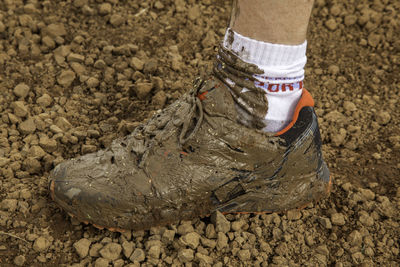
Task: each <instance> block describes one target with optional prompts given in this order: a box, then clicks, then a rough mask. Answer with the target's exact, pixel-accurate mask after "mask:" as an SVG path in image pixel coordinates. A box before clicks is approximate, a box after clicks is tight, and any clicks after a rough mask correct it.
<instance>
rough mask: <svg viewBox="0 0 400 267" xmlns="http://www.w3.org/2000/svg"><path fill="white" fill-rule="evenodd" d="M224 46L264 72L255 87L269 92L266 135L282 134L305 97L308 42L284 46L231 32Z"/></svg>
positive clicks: (257, 77) (228, 33)
mask: <svg viewBox="0 0 400 267" xmlns="http://www.w3.org/2000/svg"><path fill="white" fill-rule="evenodd" d="M223 45H224V47H225V48H226V49H229V50H230V51H232V52H234V53H235V54H236V55H237V56H238V57H239V58H240V59H241V60H243V61H245V62H247V63H251V64H254V65H256V66H258V67H259V68H260V69H261V70H263V71H264V74H262V75H254V77H255V78H256V82H255V85H256V86H257V87H259V88H262V89H264V90H265V91H266V96H267V100H268V112H267V115H266V117H265V122H266V125H267V126H266V127H265V128H264V129H263V130H264V131H266V132H278V131H280V130H282V129H283V128H285V127H286V126H287V125H288V124H289V123H290V122H291V120H292V116H293V113H294V110H295V108H296V105H297V103H298V101H299V99H300V98H301V94H302V89H303V79H304V66H305V64H306V62H307V57H306V49H307V41H305V42H304V43H302V44H300V45H282V44H272V43H266V42H262V41H257V40H254V39H251V38H248V37H245V36H243V35H241V34H239V33H236V32H234V31H233V30H232V29H227V31H226V34H225V38H224V42H223Z"/></svg>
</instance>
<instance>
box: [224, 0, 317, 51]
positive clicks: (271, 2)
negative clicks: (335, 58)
mask: <svg viewBox="0 0 400 267" xmlns="http://www.w3.org/2000/svg"><path fill="white" fill-rule="evenodd" d="M313 4H314V0H234V3H233V9H232V14H231V20H230V25H229V27H230V28H232V29H233V30H234V31H235V32H237V33H240V34H242V35H244V36H246V37H249V38H252V39H255V40H258V41H264V42H268V43H275V44H287V45H299V44H302V43H304V41H305V40H306V34H307V27H308V22H309V20H310V15H311V10H312V7H313Z"/></svg>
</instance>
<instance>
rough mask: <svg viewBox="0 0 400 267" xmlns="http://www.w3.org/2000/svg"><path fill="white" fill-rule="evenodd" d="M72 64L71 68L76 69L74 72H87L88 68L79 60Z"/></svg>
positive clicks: (81, 73) (80, 74)
mask: <svg viewBox="0 0 400 267" xmlns="http://www.w3.org/2000/svg"><path fill="white" fill-rule="evenodd" d="M70 65H71V68H72V69H73V70H74V72H75V73H76V74H77V75H78V76H82V75H84V74H85V73H86V69H85V67H84V66H83V65H82V64H80V63H78V62H72V63H71V64H70Z"/></svg>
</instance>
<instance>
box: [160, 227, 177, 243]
mask: <svg viewBox="0 0 400 267" xmlns="http://www.w3.org/2000/svg"><path fill="white" fill-rule="evenodd" d="M174 237H175V230H165V231H164V233H163V235H162V238H161V241H162V242H163V243H166V244H169V243H171V242H172V241H174Z"/></svg>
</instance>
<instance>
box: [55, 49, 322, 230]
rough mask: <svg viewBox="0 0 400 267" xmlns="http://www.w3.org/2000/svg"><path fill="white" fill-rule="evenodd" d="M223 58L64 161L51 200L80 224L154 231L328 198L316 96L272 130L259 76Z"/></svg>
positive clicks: (305, 100)
mask: <svg viewBox="0 0 400 267" xmlns="http://www.w3.org/2000/svg"><path fill="white" fill-rule="evenodd" d="M221 53H223V52H221ZM219 60H220V62H219V63H218V64H217V66H216V68H215V69H214V74H213V75H212V76H211V78H209V79H208V80H197V81H196V82H195V84H194V88H193V89H192V90H191V91H190V92H188V93H187V94H185V95H184V96H183V97H182V98H181V99H180V100H178V101H176V102H175V103H173V104H171V105H170V106H169V107H168V108H166V109H164V110H163V111H162V112H160V113H158V114H156V115H155V116H154V117H153V118H152V119H150V120H149V121H148V122H147V123H146V124H143V125H141V126H139V127H138V128H136V129H135V130H134V132H133V133H132V134H130V135H129V136H126V137H124V138H121V139H117V140H115V141H114V142H113V143H112V145H111V147H110V148H108V149H106V150H102V151H99V152H97V153H92V154H88V155H84V156H82V157H79V158H77V159H72V160H69V161H66V162H64V163H62V164H60V165H58V166H57V167H56V168H55V169H54V170H53V172H52V173H51V177H50V179H51V181H50V189H51V195H52V197H53V199H54V200H55V201H56V202H57V203H58V204H59V205H60V206H61V207H62V208H63V209H64V210H66V211H67V212H68V213H70V214H72V215H74V216H76V217H77V218H78V219H79V220H81V221H87V222H90V223H93V224H95V225H98V226H103V227H107V228H118V229H146V228H147V229H148V228H150V227H152V226H156V225H162V224H167V223H173V222H177V221H178V220H181V219H191V218H194V217H197V216H204V215H207V214H210V213H212V212H213V211H215V210H219V211H221V212H226V213H236V212H275V211H284V210H288V209H292V208H297V207H301V206H304V205H307V204H308V203H310V202H312V201H314V200H317V199H319V198H321V197H323V196H325V195H326V194H327V192H328V191H329V187H330V178H329V171H328V169H327V167H326V164H325V163H324V161H323V158H322V155H321V139H320V134H319V129H318V123H317V117H316V115H315V113H314V109H313V100H312V98H311V96H310V94H309V93H308V92H307V91H305V90H304V92H303V95H302V98H301V100H300V101H299V103H298V106H297V108H296V111H295V114H294V117H293V121H292V123H291V124H290V125H289V126H288V127H286V128H285V129H283V130H282V131H281V132H279V133H278V134H268V133H265V132H263V131H261V130H260V129H262V128H263V127H264V126H265V125H263V121H262V117H263V113H264V112H265V111H266V110H267V103H266V99H265V97H264V93H263V91H262V90H261V89H257V88H256V87H254V82H252V81H251V75H249V73H250V72H255V71H257V70H255V69H252V66H249V65H247V66H245V65H241V64H239V63H240V62H239V63H238V62H234V60H235V59H234V58H233V57H232V56H231V55H227V54H221V55H220V57H219ZM232 66H234V67H232ZM246 71H247V72H246ZM244 88H245V89H246V90H243V89H244Z"/></svg>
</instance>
